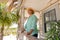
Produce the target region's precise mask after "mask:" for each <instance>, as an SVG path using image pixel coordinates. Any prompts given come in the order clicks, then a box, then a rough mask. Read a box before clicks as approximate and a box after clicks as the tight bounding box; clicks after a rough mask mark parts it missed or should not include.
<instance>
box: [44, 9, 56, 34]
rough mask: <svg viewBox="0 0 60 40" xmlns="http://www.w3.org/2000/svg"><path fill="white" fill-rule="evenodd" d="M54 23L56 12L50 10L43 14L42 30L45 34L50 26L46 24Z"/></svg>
mask: <svg viewBox="0 0 60 40" xmlns="http://www.w3.org/2000/svg"><path fill="white" fill-rule="evenodd" d="M50 21H56V11H55V9H52V10H50V11H48V12H46V13H45V14H44V29H45V33H46V32H47V31H48V30H49V29H50V24H49V23H48V22H50Z"/></svg>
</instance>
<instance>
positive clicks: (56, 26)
mask: <svg viewBox="0 0 60 40" xmlns="http://www.w3.org/2000/svg"><path fill="white" fill-rule="evenodd" d="M49 23H50V29H49V31H48V32H47V39H46V40H60V21H58V22H49Z"/></svg>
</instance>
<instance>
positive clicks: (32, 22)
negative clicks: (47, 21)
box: [24, 15, 38, 35]
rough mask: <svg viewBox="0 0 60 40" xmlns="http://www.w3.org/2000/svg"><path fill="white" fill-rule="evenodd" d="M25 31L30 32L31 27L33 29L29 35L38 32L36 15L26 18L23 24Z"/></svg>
mask: <svg viewBox="0 0 60 40" xmlns="http://www.w3.org/2000/svg"><path fill="white" fill-rule="evenodd" d="M24 28H25V30H26V32H30V30H31V29H33V30H34V31H33V32H32V34H31V35H34V34H38V30H37V17H36V16H35V15H31V16H30V17H29V18H28V20H27V23H26V24H25V26H24Z"/></svg>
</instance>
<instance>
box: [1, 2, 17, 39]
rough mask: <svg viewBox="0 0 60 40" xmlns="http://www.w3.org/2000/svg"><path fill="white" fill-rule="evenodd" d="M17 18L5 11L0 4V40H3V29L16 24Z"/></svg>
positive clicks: (3, 6)
mask: <svg viewBox="0 0 60 40" xmlns="http://www.w3.org/2000/svg"><path fill="white" fill-rule="evenodd" d="M17 18H18V16H17V15H16V14H13V13H11V12H7V11H6V10H5V5H4V4H2V3H1V4H0V26H1V27H0V34H1V36H0V40H3V35H4V27H9V26H10V25H11V24H12V23H14V22H17V20H18V19H17Z"/></svg>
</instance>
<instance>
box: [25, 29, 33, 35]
mask: <svg viewBox="0 0 60 40" xmlns="http://www.w3.org/2000/svg"><path fill="white" fill-rule="evenodd" d="M32 32H33V30H32V29H31V30H30V32H24V34H25V35H26V36H28V35H31V33H32Z"/></svg>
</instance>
